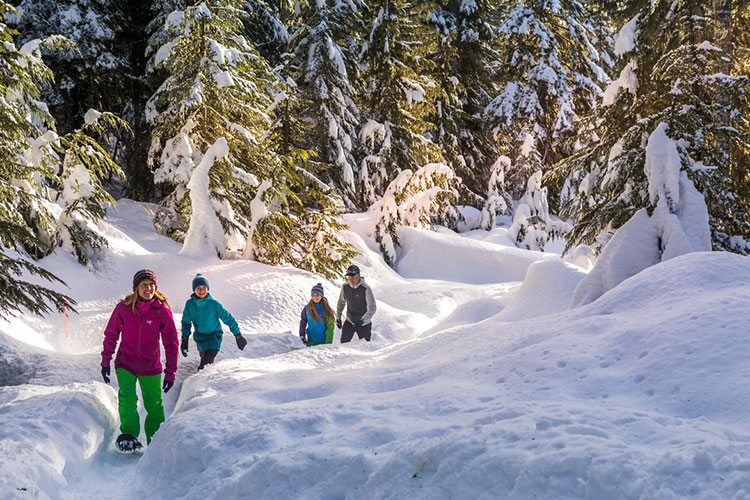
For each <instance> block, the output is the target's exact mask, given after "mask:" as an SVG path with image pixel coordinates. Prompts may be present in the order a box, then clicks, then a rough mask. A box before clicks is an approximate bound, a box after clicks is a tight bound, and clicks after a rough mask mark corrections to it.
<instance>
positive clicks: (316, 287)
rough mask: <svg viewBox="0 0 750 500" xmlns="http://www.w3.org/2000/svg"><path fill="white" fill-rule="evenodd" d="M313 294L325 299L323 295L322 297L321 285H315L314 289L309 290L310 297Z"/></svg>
mask: <svg viewBox="0 0 750 500" xmlns="http://www.w3.org/2000/svg"><path fill="white" fill-rule="evenodd" d="M314 293H317V294H318V295H320V296H321V297H325V295H323V285H321V284H320V283H318V284H317V285H315V286H314V287H312V290H310V295H312V294H314Z"/></svg>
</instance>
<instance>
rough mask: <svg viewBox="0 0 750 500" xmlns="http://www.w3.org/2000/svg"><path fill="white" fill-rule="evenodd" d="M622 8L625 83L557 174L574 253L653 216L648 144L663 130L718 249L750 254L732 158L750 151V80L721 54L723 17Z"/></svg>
mask: <svg viewBox="0 0 750 500" xmlns="http://www.w3.org/2000/svg"><path fill="white" fill-rule="evenodd" d="M621 7H622V10H621V11H618V14H620V15H621V17H620V18H621V19H623V21H622V22H623V28H622V29H621V31H620V34H619V35H618V40H617V44H616V47H615V49H616V53H617V54H618V55H619V56H621V57H620V60H619V68H620V69H621V72H620V76H619V78H618V79H617V80H616V81H615V82H613V84H612V85H611V86H610V87H609V88H608V89H607V92H606V93H605V95H604V101H603V104H604V105H603V106H602V107H601V108H600V109H599V110H598V112H597V113H596V114H595V115H594V116H593V117H592V118H591V119H590V120H587V121H584V122H583V123H581V125H580V131H581V132H580V134H579V136H580V137H583V138H586V139H585V142H584V143H583V148H582V149H581V150H580V151H578V152H577V153H576V154H575V155H572V156H571V157H570V158H569V159H566V160H565V161H563V162H561V164H560V170H559V171H558V173H559V174H561V175H565V176H566V190H565V192H564V195H563V201H564V202H565V212H564V213H566V214H568V215H570V216H571V217H572V218H573V219H574V221H575V224H574V229H573V231H572V232H571V235H570V239H569V244H577V243H590V242H593V241H595V239H596V238H597V236H598V235H600V234H602V233H610V232H612V231H614V230H615V229H617V228H618V227H620V226H622V225H623V224H624V223H625V221H627V220H628V219H630V218H631V216H633V214H634V213H636V212H637V211H638V210H639V209H641V208H647V209H648V210H649V211H650V210H653V209H654V205H653V200H652V197H650V196H649V190H648V183H647V179H646V173H645V171H644V168H645V165H646V154H645V152H646V139H647V138H648V137H649V136H651V135H652V133H653V132H654V131H655V130H656V128H657V127H658V126H659V125H660V124H662V123H663V124H664V127H663V129H664V134H665V135H666V136H667V137H668V138H669V139H670V140H672V141H674V142H675V144H676V150H677V152H678V154H679V158H680V164H681V167H682V169H683V171H685V172H687V174H688V177H689V178H690V179H691V181H692V182H693V183H694V184H695V186H696V187H697V189H698V190H699V191H700V192H701V194H702V195H703V197H704V198H705V202H706V205H707V207H708V213H709V216H710V218H709V223H710V227H711V235H712V245H713V248H714V249H727V250H733V251H737V252H740V253H747V252H748V246H747V243H746V239H747V237H748V236H750V224H749V221H748V216H747V209H748V198H747V191H746V188H745V187H744V185H743V178H744V174H743V175H737V174H738V169H739V171H740V172H741V171H742V170H743V169H742V168H741V167H739V166H738V165H737V163H736V155H735V154H733V153H732V152H733V151H734V150H737V151H743V150H744V151H747V145H748V132H750V129H748V128H747V121H746V120H747V119H746V117H747V113H748V78H747V76H744V75H740V74H739V71H738V68H737V67H736V66H735V65H734V63H733V59H732V58H731V57H730V56H729V54H726V53H725V51H724V50H722V49H721V47H720V46H719V45H717V43H718V41H717V33H719V30H718V29H717V26H718V25H719V23H717V17H716V14H715V12H714V11H713V10H712V7H711V5H709V4H704V3H696V2H687V1H676V2H666V1H654V2H643V1H640V2H639V1H635V0H633V1H629V2H622V3H621ZM625 21H627V22H625ZM714 42H717V43H714ZM727 64H729V66H730V67H729V68H727V66H726V65H727ZM727 96H729V98H727Z"/></svg>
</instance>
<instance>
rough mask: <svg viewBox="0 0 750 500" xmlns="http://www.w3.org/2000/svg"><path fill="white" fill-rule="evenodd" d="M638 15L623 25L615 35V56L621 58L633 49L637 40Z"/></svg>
mask: <svg viewBox="0 0 750 500" xmlns="http://www.w3.org/2000/svg"><path fill="white" fill-rule="evenodd" d="M639 17H641V15H640V14H636V16H635V17H634V18H633V19H631V20H630V21H628V22H627V23H625V25H624V26H623V27H622V29H620V32H619V33H618V34H617V40H616V41H615V55H616V56H618V57H619V56H621V55H623V54H626V53H628V52H630V51H631V50H633V49H635V47H636V42H637V40H638V18H639Z"/></svg>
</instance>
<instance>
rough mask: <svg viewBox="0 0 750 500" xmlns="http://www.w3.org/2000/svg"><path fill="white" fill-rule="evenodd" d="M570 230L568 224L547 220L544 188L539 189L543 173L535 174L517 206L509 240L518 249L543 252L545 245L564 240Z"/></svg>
mask: <svg viewBox="0 0 750 500" xmlns="http://www.w3.org/2000/svg"><path fill="white" fill-rule="evenodd" d="M570 229H571V228H570V225H569V224H568V223H566V222H562V221H554V220H552V218H551V217H550V214H549V203H548V201H547V188H546V187H542V172H541V171H537V172H535V173H534V174H533V175H532V176H531V177H529V180H528V182H527V184H526V194H524V196H523V198H521V199H520V200H518V202H517V203H516V206H515V209H514V211H513V224H511V226H510V227H509V228H508V236H510V237H511V238H513V240H514V241H515V243H516V246H518V247H520V248H525V249H527V250H539V251H544V246H545V245H546V244H547V242H549V241H551V240H553V239H555V238H560V237H563V236H564V235H565V234H567V233H568V232H569V231H570Z"/></svg>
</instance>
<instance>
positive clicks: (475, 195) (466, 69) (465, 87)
mask: <svg viewBox="0 0 750 500" xmlns="http://www.w3.org/2000/svg"><path fill="white" fill-rule="evenodd" d="M488 14H489V12H488V9H487V2H485V1H482V0H479V1H475V0H461V1H453V0H451V1H448V2H447V4H446V5H445V7H444V8H443V9H439V10H436V11H435V12H434V13H433V14H432V16H431V24H432V25H434V26H435V27H436V28H437V29H438V31H439V33H440V37H439V43H438V47H437V51H436V53H435V54H433V55H432V56H431V59H432V60H434V61H435V71H434V78H435V80H436V81H437V82H438V88H439V89H440V93H439V95H438V97H437V98H436V104H435V108H436V109H435V115H434V118H431V119H430V121H431V122H433V123H435V128H436V134H435V138H434V141H435V142H436V143H437V144H438V145H439V146H440V148H441V150H442V152H443V156H444V157H445V160H446V162H447V163H449V164H450V165H451V166H452V167H453V169H454V170H455V172H456V175H457V176H458V177H460V178H461V183H460V184H459V186H458V189H459V192H460V193H461V201H462V203H463V204H468V205H473V206H476V207H478V208H482V207H483V205H484V204H486V203H487V202H488V200H487V199H486V198H485V195H486V188H487V185H488V183H489V182H490V177H492V175H493V174H492V169H493V166H494V165H495V162H496V161H497V159H498V158H499V157H500V152H499V149H498V147H497V145H496V142H495V140H494V139H493V137H492V134H491V133H490V131H489V130H488V129H487V127H486V126H485V124H484V117H483V116H482V113H483V111H484V108H485V107H486V106H487V105H488V104H489V102H490V97H489V95H490V94H492V95H494V94H495V90H494V83H493V81H492V61H493V60H494V59H496V58H497V54H496V52H495V51H494V49H493V48H492V47H491V46H490V44H489V41H490V38H491V27H490V25H489V24H488V22H487V21H485V19H486V18H487V17H488ZM493 220H494V219H493Z"/></svg>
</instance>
